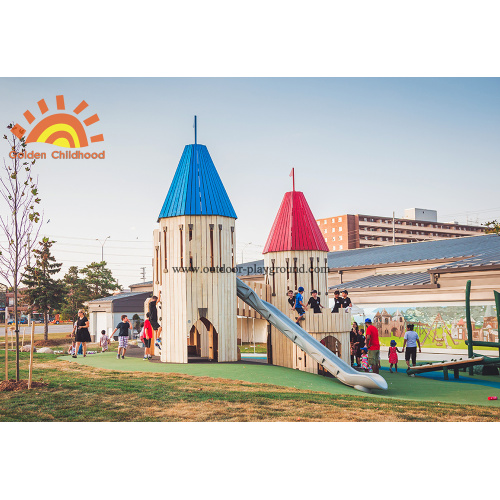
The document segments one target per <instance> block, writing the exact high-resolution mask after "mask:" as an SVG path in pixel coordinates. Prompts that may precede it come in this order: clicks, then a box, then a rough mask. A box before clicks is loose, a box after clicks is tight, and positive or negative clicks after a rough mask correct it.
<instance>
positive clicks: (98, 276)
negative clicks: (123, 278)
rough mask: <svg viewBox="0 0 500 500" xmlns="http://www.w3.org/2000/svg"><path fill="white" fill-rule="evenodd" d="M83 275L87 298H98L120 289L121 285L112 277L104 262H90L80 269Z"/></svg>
mask: <svg viewBox="0 0 500 500" xmlns="http://www.w3.org/2000/svg"><path fill="white" fill-rule="evenodd" d="M81 272H82V274H83V275H84V276H85V277H84V281H85V285H86V286H87V288H88V291H89V296H88V300H95V299H100V298H101V297H106V296H108V295H111V292H113V291H114V290H121V289H122V287H121V286H119V285H118V282H117V281H116V280H115V278H113V275H112V273H111V270H109V269H108V268H107V267H106V262H104V261H102V262H92V263H91V264H89V265H88V266H86V267H84V268H83V269H82V271H81Z"/></svg>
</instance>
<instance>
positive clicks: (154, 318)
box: [148, 290, 161, 345]
mask: <svg viewBox="0 0 500 500" xmlns="http://www.w3.org/2000/svg"><path fill="white" fill-rule="evenodd" d="M158 302H161V290H160V293H159V294H158V297H157V296H156V295H153V296H152V297H151V300H150V301H149V304H148V309H149V322H150V323H151V327H152V328H153V332H154V333H153V345H156V343H155V340H156V339H157V338H158V337H160V335H161V326H160V323H158V310H157V305H158Z"/></svg>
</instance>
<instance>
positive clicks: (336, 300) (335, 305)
mask: <svg viewBox="0 0 500 500" xmlns="http://www.w3.org/2000/svg"><path fill="white" fill-rule="evenodd" d="M333 300H334V303H333V307H332V313H338V312H339V309H342V299H341V298H340V292H339V291H338V290H335V291H334V292H333Z"/></svg>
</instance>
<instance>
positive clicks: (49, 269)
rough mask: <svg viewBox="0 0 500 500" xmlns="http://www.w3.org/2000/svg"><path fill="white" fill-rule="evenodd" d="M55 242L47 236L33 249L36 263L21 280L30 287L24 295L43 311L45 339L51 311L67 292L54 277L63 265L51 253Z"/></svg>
mask: <svg viewBox="0 0 500 500" xmlns="http://www.w3.org/2000/svg"><path fill="white" fill-rule="evenodd" d="M54 243H55V241H50V240H49V239H48V238H46V237H44V238H43V239H42V241H40V242H39V244H40V247H41V248H38V249H35V250H33V254H34V255H35V258H36V262H35V265H34V266H26V270H25V272H24V277H23V279H22V280H21V283H22V284H23V285H26V286H27V287H28V289H27V290H23V296H24V297H26V300H27V301H28V303H29V304H30V305H31V307H35V306H36V308H37V309H38V310H39V311H40V312H42V313H43V320H44V323H45V328H44V338H45V340H48V334H49V313H50V312H51V310H53V309H55V308H58V307H59V306H60V305H61V304H62V303H63V302H64V298H65V294H66V287H65V285H64V283H63V282H62V281H61V280H56V279H54V278H53V277H52V276H53V275H54V274H57V273H58V272H59V271H60V270H61V267H62V264H60V263H57V262H56V259H55V258H54V257H53V256H52V255H51V253H50V248H51V247H52V245H53V244H54Z"/></svg>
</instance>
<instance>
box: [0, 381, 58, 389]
mask: <svg viewBox="0 0 500 500" xmlns="http://www.w3.org/2000/svg"><path fill="white" fill-rule="evenodd" d="M48 385H49V384H46V383H45V382H35V381H34V380H33V381H32V382H31V388H32V389H34V388H42V387H47V386H48ZM27 388H28V381H27V380H20V381H19V382H16V381H15V380H13V379H12V380H3V381H2V382H0V392H4V391H24V390H25V389H27Z"/></svg>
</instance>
